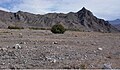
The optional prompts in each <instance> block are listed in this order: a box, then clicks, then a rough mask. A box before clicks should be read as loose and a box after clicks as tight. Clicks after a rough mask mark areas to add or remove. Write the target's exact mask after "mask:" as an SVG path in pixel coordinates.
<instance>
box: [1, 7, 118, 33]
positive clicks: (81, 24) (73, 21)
mask: <svg viewBox="0 0 120 70" xmlns="http://www.w3.org/2000/svg"><path fill="white" fill-rule="evenodd" d="M0 24H1V25H0V28H7V27H8V26H19V27H24V28H30V27H38V28H51V27H52V26H53V25H55V24H62V25H63V26H64V27H65V28H66V29H70V30H80V31H87V32H88V31H89V32H93V31H96V32H119V31H118V30H117V29H116V28H114V27H113V26H112V25H111V24H109V22H108V21H105V20H103V19H98V18H97V17H96V16H94V15H93V13H92V12H91V11H89V10H87V9H86V8H85V7H83V8H82V9H81V10H80V11H78V12H69V13H67V14H64V13H48V14H45V15H40V14H32V13H28V12H23V11H18V12H16V13H12V12H4V11H0Z"/></svg>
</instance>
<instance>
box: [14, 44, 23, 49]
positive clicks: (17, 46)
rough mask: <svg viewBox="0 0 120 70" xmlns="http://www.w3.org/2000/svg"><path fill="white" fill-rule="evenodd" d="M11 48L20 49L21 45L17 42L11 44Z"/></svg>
mask: <svg viewBox="0 0 120 70" xmlns="http://www.w3.org/2000/svg"><path fill="white" fill-rule="evenodd" d="M13 48H14V49H22V47H21V46H20V45H19V44H15V45H14V46H13Z"/></svg>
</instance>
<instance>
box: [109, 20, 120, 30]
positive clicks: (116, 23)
mask: <svg viewBox="0 0 120 70" xmlns="http://www.w3.org/2000/svg"><path fill="white" fill-rule="evenodd" d="M109 23H110V24H112V25H113V26H114V27H116V28H117V29H119V30H120V19H116V20H113V21H109Z"/></svg>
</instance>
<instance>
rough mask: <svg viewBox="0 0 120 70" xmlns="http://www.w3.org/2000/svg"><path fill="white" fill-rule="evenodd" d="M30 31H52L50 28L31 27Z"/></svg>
mask: <svg viewBox="0 0 120 70" xmlns="http://www.w3.org/2000/svg"><path fill="white" fill-rule="evenodd" d="M29 29H32V30H50V29H49V28H37V27H30V28H29Z"/></svg>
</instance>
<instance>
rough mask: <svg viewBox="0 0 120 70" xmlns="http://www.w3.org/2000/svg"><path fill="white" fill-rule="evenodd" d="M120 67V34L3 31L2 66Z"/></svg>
mask: <svg viewBox="0 0 120 70" xmlns="http://www.w3.org/2000/svg"><path fill="white" fill-rule="evenodd" d="M14 68H15V69H82V68H87V69H94V68H95V69H96V68H97V69H99V68H114V69H116V68H117V69H118V68H120V33H97V32H74V31H67V32H65V34H52V33H51V32H50V31H48V30H29V29H28V30H27V29H25V30H6V29H1V30H0V69H14Z"/></svg>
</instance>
